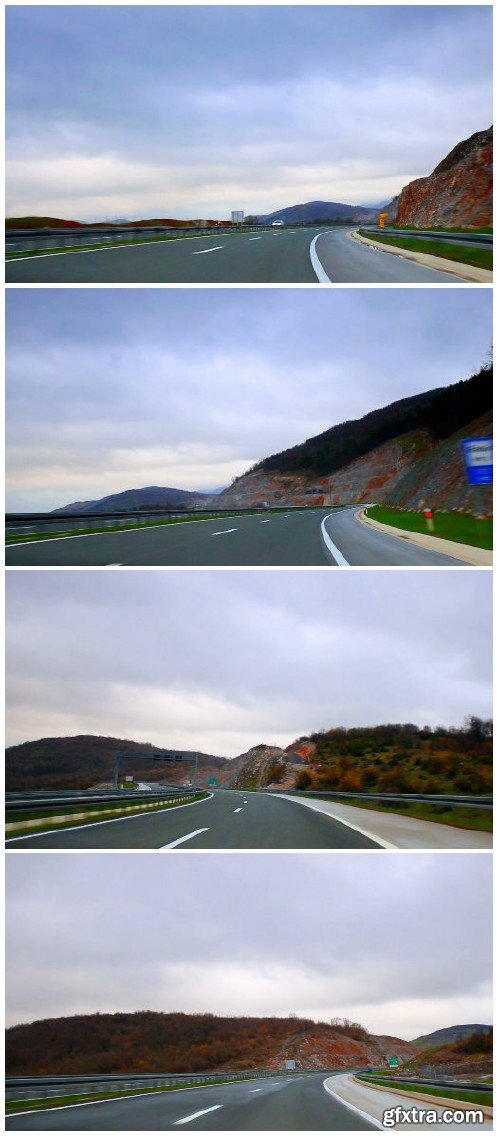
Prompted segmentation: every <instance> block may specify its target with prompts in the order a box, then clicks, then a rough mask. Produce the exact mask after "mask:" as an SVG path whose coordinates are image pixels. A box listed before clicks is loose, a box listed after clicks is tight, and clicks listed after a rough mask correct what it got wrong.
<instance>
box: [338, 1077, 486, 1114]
mask: <svg viewBox="0 0 500 1139" xmlns="http://www.w3.org/2000/svg"><path fill="white" fill-rule="evenodd" d="M356 1079H358V1080H362V1082H363V1083H364V1084H365V1083H366V1084H372V1085H373V1086H374V1087H377V1086H378V1087H383V1088H390V1089H391V1090H394V1091H402V1092H403V1091H404V1092H420V1093H421V1094H423V1095H432V1096H436V1097H437V1098H439V1099H457V1100H462V1102H463V1103H472V1104H477V1105H478V1107H491V1106H492V1105H493V1092H486V1091H485V1092H472V1091H470V1092H468V1091H466V1090H465V1089H463V1088H440V1087H436V1086H435V1085H434V1084H411V1083H406V1082H404V1081H403V1080H384V1078H383V1077H382V1076H376V1077H374V1078H372V1077H371V1076H364V1075H363V1076H361V1075H358V1076H356Z"/></svg>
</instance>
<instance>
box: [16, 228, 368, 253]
mask: <svg viewBox="0 0 500 1139" xmlns="http://www.w3.org/2000/svg"><path fill="white" fill-rule="evenodd" d="M347 224H349V225H355V224H359V223H355V222H349V223H347V222H340V223H339V222H337V223H336V222H295V223H293V222H289V223H285V224H284V225H283V226H280V227H279V229H280V230H286V229H311V228H313V229H317V228H318V225H321V227H322V228H323V229H328V228H329V227H331V228H338V227H339V225H340V226H343V225H347ZM276 229H277V227H276V226H273V225H272V224H271V223H269V224H264V223H263V224H261V225H227V224H223V225H213V226H211V225H180V226H161V225H142V226H130V225H105V226H98V225H95V226H88V227H87V226H86V227H85V228H84V229H83V228H80V227H77V228H75V229H71V228H67V227H64V228H63V227H56V226H53V227H52V228H51V227H47V228H45V227H44V228H39V229H6V231H5V246H6V252H7V253H22V252H29V251H33V250H35V249H65V248H67V247H69V246H75V245H76V246H78V245H95V244H105V243H107V242H116V241H118V242H124V243H131V244H133V243H134V242H140V241H145V240H146V241H147V240H151V239H152V238H155V237H157V238H166V239H171V238H173V239H174V240H175V238H176V237H199V238H203V237H213V236H214V235H218V236H219V237H220V236H222V235H226V236H227V235H230V234H233V233H256V232H259V233H260V232H273V233H275V232H276Z"/></svg>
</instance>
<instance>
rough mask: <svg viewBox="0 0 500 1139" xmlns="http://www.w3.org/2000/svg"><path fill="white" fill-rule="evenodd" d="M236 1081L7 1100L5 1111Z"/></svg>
mask: <svg viewBox="0 0 500 1139" xmlns="http://www.w3.org/2000/svg"><path fill="white" fill-rule="evenodd" d="M266 1078H267V1077H266V1076H259V1077H258V1079H259V1080H261V1079H266ZM255 1079H257V1076H239V1077H238V1081H237V1082H238V1083H239V1081H240V1080H242V1081H243V1080H255ZM234 1082H235V1080H234V1077H233V1078H231V1079H227V1080H224V1079H221V1078H220V1077H219V1078H217V1079H211V1078H210V1077H207V1079H206V1080H200V1081H198V1080H197V1081H196V1084H193V1083H192V1081H189V1080H186V1081H185V1082H182V1081H180V1082H179V1083H178V1084H168V1085H166V1086H165V1087H162V1088H157V1087H151V1088H148V1087H145V1088H130V1089H125V1090H124V1091H114V1092H112V1091H109V1092H82V1093H81V1095H67V1096H55V1097H52V1098H50V1099H23V1100H18V1099H16V1100H6V1102H5V1111H6V1114H7V1115H17V1114H18V1113H19V1112H22V1111H37V1110H43V1109H44V1108H46V1109H47V1108H50V1107H78V1105H79V1104H82V1105H85V1104H86V1103H89V1102H94V1101H96V1100H102V1099H104V1100H106V1099H123V1097H124V1096H137V1095H155V1094H156V1095H158V1094H160V1093H164V1092H176V1091H185V1090H188V1089H190V1088H193V1087H198V1088H206V1087H211V1086H212V1085H214V1084H232V1083H234Z"/></svg>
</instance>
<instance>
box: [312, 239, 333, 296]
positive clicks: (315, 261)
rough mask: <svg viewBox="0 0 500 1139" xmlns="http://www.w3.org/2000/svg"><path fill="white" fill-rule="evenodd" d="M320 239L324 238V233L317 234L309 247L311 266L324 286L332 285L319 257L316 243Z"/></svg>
mask: <svg viewBox="0 0 500 1139" xmlns="http://www.w3.org/2000/svg"><path fill="white" fill-rule="evenodd" d="M323 232H324V233H326V232H327V230H324V231H323ZM319 237H323V233H317V234H316V237H313V239H312V241H311V244H310V246H309V257H310V259H311V265H312V267H313V269H314V272H315V273H316V276H317V278H318V281H321V283H322V284H323V285H331V283H332V282H331V280H330V277H329V276H328V274H327V273H326V272H325V270H324V269H323V266H322V264H321V261H320V259H319V257H318V254H317V253H316V242H317V240H318V238H319Z"/></svg>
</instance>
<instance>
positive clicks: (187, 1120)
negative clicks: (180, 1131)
mask: <svg viewBox="0 0 500 1139" xmlns="http://www.w3.org/2000/svg"><path fill="white" fill-rule="evenodd" d="M221 1107H222V1104H221V1103H216V1104H214V1106H213V1107H205V1108H204V1109H203V1111H195V1113H194V1115H185V1116H184V1118H183V1119H176V1120H175V1121H174V1123H173V1124H172V1127H179V1125H180V1124H181V1123H191V1120H192V1119H199V1118H200V1115H207V1114H208V1112H209V1111H219V1109H220V1108H221Z"/></svg>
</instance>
